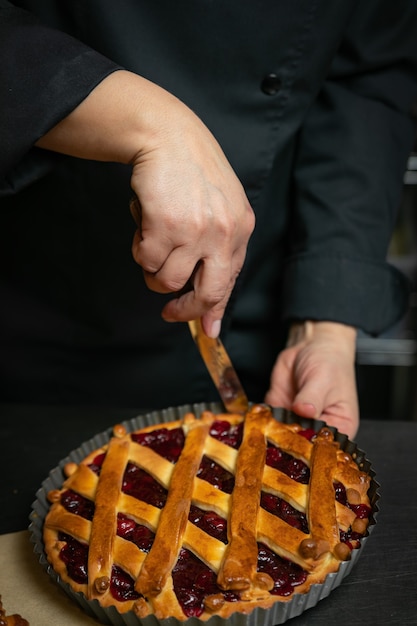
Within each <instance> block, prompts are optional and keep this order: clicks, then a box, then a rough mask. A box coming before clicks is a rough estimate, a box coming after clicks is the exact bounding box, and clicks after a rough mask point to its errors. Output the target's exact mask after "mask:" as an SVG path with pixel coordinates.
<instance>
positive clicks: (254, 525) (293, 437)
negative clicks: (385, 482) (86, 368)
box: [43, 405, 372, 621]
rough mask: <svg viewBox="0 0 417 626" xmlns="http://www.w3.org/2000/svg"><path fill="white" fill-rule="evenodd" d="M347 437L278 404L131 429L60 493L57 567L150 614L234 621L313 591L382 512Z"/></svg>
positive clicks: (104, 598)
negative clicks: (288, 415) (304, 422)
mask: <svg viewBox="0 0 417 626" xmlns="http://www.w3.org/2000/svg"><path fill="white" fill-rule="evenodd" d="M334 432H335V431H334V429H333V430H332V429H330V428H327V427H322V428H320V430H319V431H318V432H315V431H314V430H313V429H304V428H303V427H302V426H301V425H300V424H298V423H294V424H284V423H282V422H279V421H277V420H276V419H275V418H274V417H273V414H272V412H271V409H270V408H269V407H268V406H266V405H254V406H253V407H252V408H251V409H250V410H249V412H248V413H247V414H246V416H245V418H243V417H242V416H240V415H233V414H223V413H219V414H215V413H213V412H210V411H204V412H203V413H202V414H201V416H200V417H198V418H197V417H196V416H195V415H194V414H193V413H187V414H186V415H185V416H184V417H183V418H182V419H180V420H175V421H170V422H167V423H160V424H156V425H149V426H146V427H144V428H141V429H139V430H136V431H134V432H127V431H126V428H124V427H123V426H121V425H118V426H116V427H115V428H114V433H113V437H112V438H111V439H110V441H109V443H108V444H105V445H104V446H103V447H102V448H100V449H97V450H95V451H93V452H91V453H90V454H88V456H87V457H86V458H85V459H83V460H82V461H81V462H80V463H79V464H75V463H68V464H67V465H66V466H65V468H64V469H65V473H66V476H67V479H66V480H65V482H64V483H63V485H62V488H60V489H54V490H51V491H50V492H49V494H48V498H49V500H50V502H51V507H50V509H49V511H48V513H47V515H46V518H45V522H44V528H43V539H44V544H45V552H46V555H47V559H48V561H49V562H50V563H51V564H52V566H53V568H54V570H55V572H56V573H57V574H58V575H59V576H60V577H61V579H62V580H64V581H66V582H67V583H68V584H69V586H70V587H71V589H72V590H73V591H75V592H82V593H83V594H84V595H85V597H86V598H87V599H88V600H97V601H98V603H99V604H100V605H101V606H102V607H104V608H106V607H110V606H115V607H116V609H117V610H118V612H119V613H121V614H124V613H126V612H128V611H133V612H134V613H135V614H136V615H137V616H138V618H143V617H146V616H148V615H154V616H155V617H156V618H157V619H164V618H169V617H171V618H176V619H177V620H180V621H184V620H186V619H188V618H189V617H197V618H199V619H200V620H203V621H205V620H207V619H209V618H210V617H212V616H213V615H217V616H220V617H222V618H228V617H230V616H231V615H232V614H234V613H235V612H241V613H251V612H252V611H253V610H254V609H255V608H264V609H269V608H270V607H272V606H273V605H274V604H275V603H277V602H280V603H283V602H287V601H288V600H290V599H291V598H292V597H293V596H294V594H306V593H308V591H309V590H310V588H311V585H313V584H315V583H321V582H323V581H324V579H325V578H326V576H327V575H328V574H329V573H332V572H336V571H338V569H339V567H340V565H341V563H342V562H343V561H346V560H349V559H350V558H351V554H352V551H353V550H356V549H357V548H359V547H360V540H361V538H362V537H363V536H365V535H366V534H367V528H368V524H369V520H370V516H371V513H372V507H371V502H370V498H369V495H368V491H369V486H370V481H371V477H370V475H369V473H367V472H366V471H364V470H363V469H362V468H361V467H359V465H358V463H357V462H356V461H355V459H354V458H353V457H352V455H351V454H349V453H348V452H346V451H345V450H343V449H342V447H341V445H340V444H339V443H338V442H337V441H336V439H335V436H334Z"/></svg>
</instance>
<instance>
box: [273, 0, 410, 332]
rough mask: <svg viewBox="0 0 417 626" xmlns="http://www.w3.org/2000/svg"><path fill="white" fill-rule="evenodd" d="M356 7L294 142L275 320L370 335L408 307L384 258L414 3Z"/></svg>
mask: <svg viewBox="0 0 417 626" xmlns="http://www.w3.org/2000/svg"><path fill="white" fill-rule="evenodd" d="M358 7H359V8H358V10H357V12H356V14H355V15H354V16H353V19H352V20H351V22H350V25H349V30H348V32H347V33H346V37H345V39H344V42H343V44H342V46H341V48H340V50H339V53H338V55H337V57H336V58H335V60H334V63H333V66H332V69H331V72H330V74H329V76H328V79H327V80H326V81H325V84H324V85H323V88H322V90H321V92H320V93H319V95H318V97H317V99H316V101H315V103H314V105H313V106H312V108H311V110H310V111H309V114H308V116H307V119H306V120H305V123H304V125H303V128H302V130H301V132H300V136H299V143H298V154H297V162H296V166H295V180H294V187H295V204H296V207H295V212H294V216H293V220H292V233H291V238H290V240H291V247H290V250H289V254H288V258H287V263H286V272H285V292H284V296H285V297H284V301H285V303H286V308H285V312H284V315H285V317H286V318H287V319H318V320H320V319H322V320H331V321H337V322H342V323H346V324H350V325H352V326H356V327H358V328H362V329H363V330H365V331H366V332H369V333H372V334H374V333H375V334H377V333H380V332H382V331H383V330H384V329H386V328H388V327H389V326H391V325H392V324H393V323H395V322H396V321H397V320H398V319H399V318H400V317H401V315H402V314H403V313H404V310H405V307H406V306H407V302H408V300H407V299H408V284H407V281H406V280H405V278H404V277H403V276H402V274H400V272H398V271H397V270H396V269H395V268H394V267H392V266H390V265H389V264H388V263H387V262H386V255H387V249H388V246H389V241H390V237H391V234H392V231H393V228H394V225H395V220H396V212H397V209H398V206H399V202H400V196H401V189H402V181H403V176H404V171H405V168H406V162H407V157H408V155H409V153H410V151H411V149H412V146H413V142H414V138H415V132H416V127H415V119H413V107H415V106H416V102H417V37H416V33H417V3H415V2H414V1H413V0H397V1H396V2H391V0H387V1H381V0H367V1H366V2H360V3H358ZM414 112H415V109H414Z"/></svg>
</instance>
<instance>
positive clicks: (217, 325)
mask: <svg viewBox="0 0 417 626" xmlns="http://www.w3.org/2000/svg"><path fill="white" fill-rule="evenodd" d="M221 327H222V321H221V320H214V322H213V323H212V325H211V328H210V331H209V332H208V333H207V334H208V336H209V337H211V338H212V339H217V337H218V336H219V335H220V329H221Z"/></svg>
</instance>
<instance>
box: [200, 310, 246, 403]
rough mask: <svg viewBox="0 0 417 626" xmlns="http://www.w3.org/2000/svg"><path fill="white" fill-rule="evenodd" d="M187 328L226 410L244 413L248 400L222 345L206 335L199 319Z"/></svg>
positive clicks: (219, 341)
mask: <svg viewBox="0 0 417 626" xmlns="http://www.w3.org/2000/svg"><path fill="white" fill-rule="evenodd" d="M188 326H189V327H190V331H191V335H192V337H193V339H194V341H195V343H196V345H197V348H198V350H199V352H200V354H201V357H202V359H203V361H204V363H205V365H206V367H207V369H208V371H209V374H210V376H211V378H212V380H213V382H214V384H215V386H216V388H217V391H218V392H219V394H220V397H221V399H222V401H223V404H224V406H225V407H226V410H227V411H228V412H229V413H242V414H244V413H246V411H247V410H248V406H249V402H248V398H247V396H246V393H245V392H244V390H243V387H242V384H241V382H240V380H239V377H238V375H237V373H236V371H235V368H234V367H233V365H232V362H231V360H230V357H229V355H228V354H227V352H226V349H225V347H224V345H223V343H222V342H221V340H220V339H219V338H217V339H212V338H211V337H208V336H207V335H206V333H205V332H204V330H203V326H202V324H201V319H195V320H191V321H189V322H188Z"/></svg>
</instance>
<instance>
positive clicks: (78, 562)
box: [58, 532, 88, 585]
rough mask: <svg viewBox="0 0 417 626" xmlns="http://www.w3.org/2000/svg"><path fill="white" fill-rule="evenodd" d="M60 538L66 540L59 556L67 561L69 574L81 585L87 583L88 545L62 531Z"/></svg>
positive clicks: (59, 534)
mask: <svg viewBox="0 0 417 626" xmlns="http://www.w3.org/2000/svg"><path fill="white" fill-rule="evenodd" d="M58 539H59V541H65V542H66V543H65V545H64V546H63V547H62V548H61V552H60V553H59V556H60V557H61V559H62V561H64V563H65V566H66V568H67V572H68V576H70V578H72V580H75V582H76V583H79V584H80V585H83V584H85V583H87V579H88V576H87V572H88V545H87V544H85V543H81V542H80V541H77V539H74V537H71V535H66V534H65V533H62V532H59V533H58Z"/></svg>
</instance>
